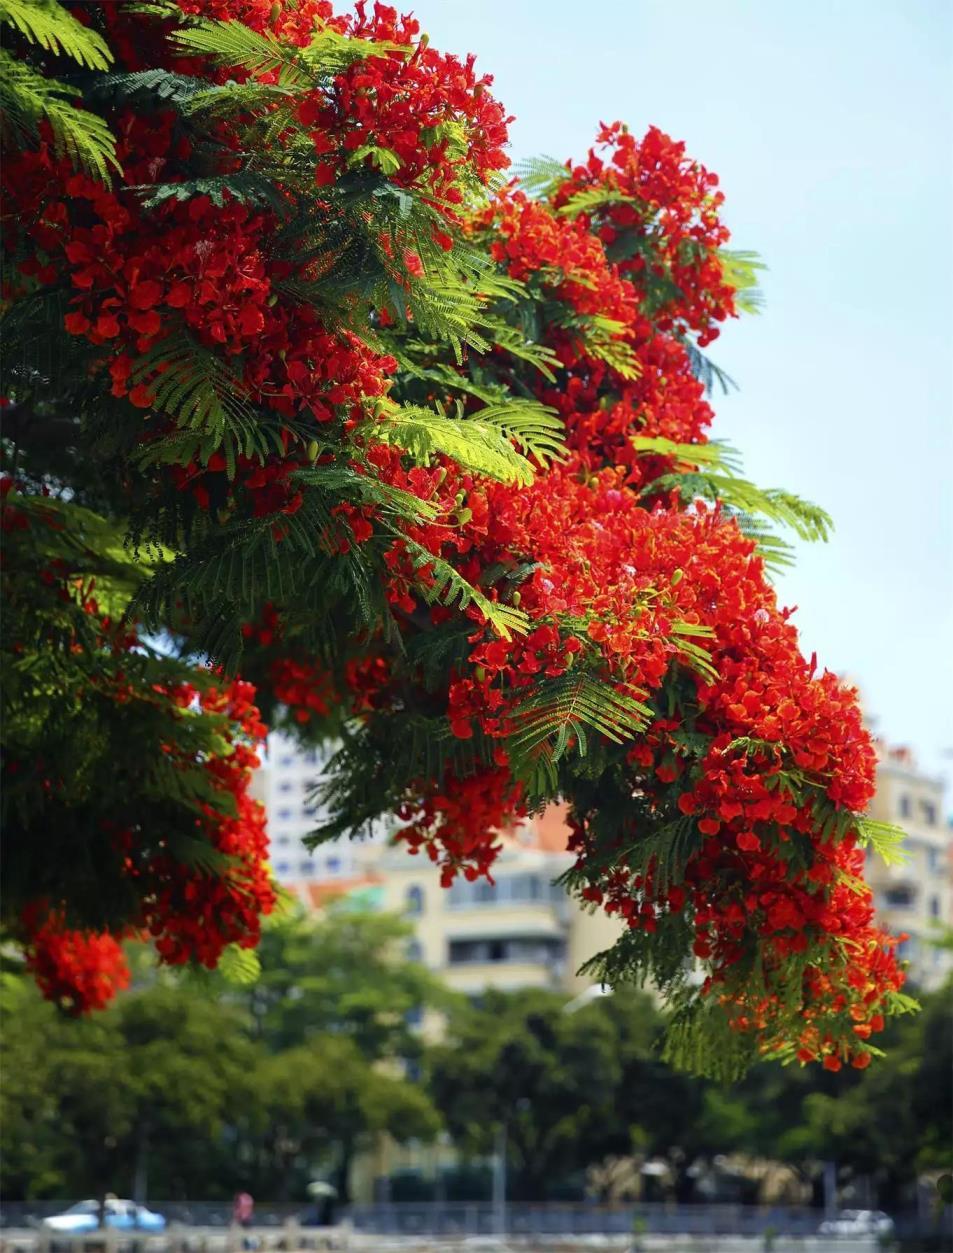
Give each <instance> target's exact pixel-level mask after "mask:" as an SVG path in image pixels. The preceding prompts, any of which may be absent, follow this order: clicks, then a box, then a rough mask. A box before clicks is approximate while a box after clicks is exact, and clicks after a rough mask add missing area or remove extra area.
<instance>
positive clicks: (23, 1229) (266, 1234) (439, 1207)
mask: <svg viewBox="0 0 953 1253" xmlns="http://www.w3.org/2000/svg"><path fill="white" fill-rule="evenodd" d="M68 1204H69V1202H66V1201H60V1202H55V1201H49V1202H10V1203H7V1204H5V1205H3V1207H2V1209H0V1224H2V1228H0V1253H57V1250H61V1249H62V1250H67V1253H160V1251H161V1253H244V1249H245V1248H246V1247H251V1248H253V1249H255V1250H257V1251H258V1253H280V1251H282V1250H284V1251H285V1253H294V1251H295V1250H301V1249H321V1248H327V1247H334V1245H333V1244H332V1243H329V1241H330V1240H331V1239H332V1238H333V1237H332V1236H331V1234H330V1233H329V1232H328V1231H327V1229H324V1228H320V1227H313V1226H310V1225H303V1224H301V1222H300V1220H301V1218H302V1217H303V1216H304V1214H305V1211H306V1208H307V1207H306V1206H305V1205H301V1204H294V1203H289V1204H283V1205H259V1204H256V1206H255V1220H254V1221H255V1226H254V1228H253V1229H251V1230H248V1231H246V1230H243V1229H240V1228H235V1227H233V1226H231V1225H230V1222H231V1205H230V1204H229V1203H226V1202H162V1201H154V1202H150V1205H151V1206H152V1207H153V1208H155V1209H156V1210H158V1211H159V1213H161V1214H163V1215H164V1217H165V1218H166V1219H167V1221H168V1223H169V1226H168V1228H167V1229H166V1230H165V1231H164V1232H161V1233H156V1234H151V1233H146V1232H135V1231H119V1230H116V1229H106V1230H105V1231H93V1232H89V1233H87V1234H84V1235H82V1236H65V1235H63V1234H61V1233H58V1232H51V1231H49V1230H48V1229H46V1228H44V1227H42V1226H41V1223H40V1220H41V1219H42V1218H43V1217H46V1216H48V1215H51V1214H55V1213H62V1212H63V1210H64V1209H66V1208H67V1206H68ZM502 1217H503V1226H504V1228H505V1233H506V1235H507V1236H508V1237H513V1238H519V1237H536V1236H556V1237H572V1236H590V1235H591V1236H616V1237H621V1236H632V1235H633V1234H634V1233H636V1232H642V1233H645V1234H650V1235H660V1236H661V1235H666V1236H676V1235H678V1236H682V1235H684V1236H692V1235H694V1236H710V1237H714V1236H720V1235H724V1236H738V1237H762V1238H763V1237H764V1236H765V1235H768V1234H772V1235H776V1236H779V1237H780V1236H784V1237H792V1238H798V1239H807V1238H808V1237H811V1236H814V1235H815V1234H816V1233H817V1230H818V1227H819V1226H820V1224H821V1222H822V1221H823V1218H824V1215H823V1213H822V1211H820V1210H817V1209H810V1208H807V1207H780V1206H777V1207H769V1206H757V1205H750V1206H749V1205H675V1204H672V1205H669V1204H664V1203H655V1204H643V1205H639V1204H635V1205H632V1204H627V1205H601V1204H598V1203H595V1202H583V1203H579V1204H551V1203H549V1204H525V1203H519V1202H515V1203H509V1204H508V1205H507V1206H506V1209H505V1213H504V1214H503V1216H502ZM891 1217H892V1218H893V1221H894V1228H895V1234H896V1235H897V1236H898V1237H920V1238H924V1237H939V1236H946V1237H947V1238H948V1239H949V1238H950V1237H953V1208H951V1207H949V1206H947V1207H946V1208H945V1210H944V1211H943V1213H942V1214H937V1213H935V1212H932V1211H927V1210H925V1211H924V1212H921V1213H918V1212H917V1211H915V1210H907V1211H901V1212H897V1213H894V1214H892V1215H891ZM338 1218H339V1220H340V1219H343V1220H344V1222H345V1225H346V1226H347V1227H348V1228H350V1229H352V1230H353V1231H354V1232H355V1234H364V1235H373V1234H378V1235H381V1236H420V1237H442V1238H446V1239H455V1238H466V1237H470V1236H495V1235H499V1234H500V1218H501V1215H500V1212H499V1211H498V1210H496V1209H494V1207H493V1206H492V1205H491V1204H490V1203H489V1202H463V1201H457V1202H419V1203H418V1202H395V1203H393V1204H377V1205H352V1206H351V1207H349V1208H348V1209H346V1210H343V1211H341V1212H340V1213H339V1214H338ZM841 1247H843V1246H842V1244H841V1242H838V1248H841Z"/></svg>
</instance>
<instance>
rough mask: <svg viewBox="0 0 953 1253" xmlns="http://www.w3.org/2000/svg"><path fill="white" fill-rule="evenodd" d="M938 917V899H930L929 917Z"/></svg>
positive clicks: (935, 897)
mask: <svg viewBox="0 0 953 1253" xmlns="http://www.w3.org/2000/svg"><path fill="white" fill-rule="evenodd" d="M939 916H940V898H939V897H938V896H931V897H930V917H931V918H939Z"/></svg>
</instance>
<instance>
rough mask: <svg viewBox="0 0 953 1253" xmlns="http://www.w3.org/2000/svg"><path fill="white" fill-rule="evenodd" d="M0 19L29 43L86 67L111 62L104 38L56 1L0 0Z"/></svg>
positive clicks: (101, 66) (104, 66)
mask: <svg viewBox="0 0 953 1253" xmlns="http://www.w3.org/2000/svg"><path fill="white" fill-rule="evenodd" d="M0 22H6V23H7V24H8V25H10V26H13V27H14V28H15V29H16V30H18V31H19V32H20V34H21V35H22V36H23V37H24V39H26V40H27V41H28V42H29V43H33V44H38V45H39V46H40V47H41V48H43V49H44V50H45V51H46V52H52V53H53V55H54V56H65V57H69V58H70V59H71V60H73V61H76V62H78V63H79V64H80V65H82V66H85V67H86V68H87V69H90V70H107V69H109V66H110V63H111V62H112V53H111V52H110V51H109V48H108V47H107V45H106V42H105V40H104V39H103V37H102V36H101V35H100V34H99V33H98V32H97V31H95V30H92V29H91V28H90V27H89V26H84V25H83V23H82V22H79V21H77V20H76V18H75V17H74V16H73V15H72V13H70V12H69V10H68V9H65V8H64V7H63V5H61V4H58V3H57V0H0Z"/></svg>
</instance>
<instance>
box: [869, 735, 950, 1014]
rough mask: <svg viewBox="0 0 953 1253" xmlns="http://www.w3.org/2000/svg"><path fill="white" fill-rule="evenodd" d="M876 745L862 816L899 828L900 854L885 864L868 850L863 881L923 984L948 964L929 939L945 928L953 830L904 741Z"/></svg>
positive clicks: (928, 985)
mask: <svg viewBox="0 0 953 1253" xmlns="http://www.w3.org/2000/svg"><path fill="white" fill-rule="evenodd" d="M877 747H878V764H877V793H876V795H875V797H874V799H873V801H872V802H871V806H870V816H871V817H872V818H876V819H877V820H878V821H880V822H890V823H894V824H896V825H897V826H900V827H902V828H903V829H904V831H906V833H907V838H906V841H905V844H904V847H905V850H906V853H907V859H906V861H904V862H903V863H902V864H901V865H896V866H885V865H884V863H883V862H882V861H881V860H880V859H879V858H878V857H875V856H872V855H869V856H868V858H867V870H866V875H867V881H868V882H869V883H870V886H871V887H872V888H873V891H874V901H875V904H876V907H877V914H878V917H879V919H880V921H881V923H882V924H883V925H884V926H885V927H886V928H887V929H888V930H889V931H891V932H893V934H895V935H900V934H904V935H907V936H908V937H909V938H908V939H906V940H904V941H903V942H902V943H901V945H900V950H899V951H900V956H901V957H902V958H904V960H906V961H907V962H909V963H910V964H909V978H910V982H911V983H912V984H915V985H916V986H917V987H920V988H923V989H924V990H926V991H929V990H932V989H934V988H936V987H939V986H940V985H941V984H942V983H943V982H944V980H945V979H946V977H947V975H948V974H949V973H950V971H951V970H953V953H950V952H948V951H945V950H942V949H940V948H938V947H937V946H936V944H935V943H932V941H935V940H936V939H937V937H938V936H940V935H942V934H943V933H944V932H947V933H948V932H949V930H950V928H951V927H953V831H951V828H950V825H949V823H948V821H947V819H946V816H945V814H944V808H943V783H942V780H940V779H937V778H932V777H931V776H929V775H926V774H924V773H923V772H922V771H921V770H920V769H919V768H918V767H917V763H916V761H915V759H914V757H913V754H912V753H911V752H910V750H909V749H908V748H902V747H900V748H894V747H890V746H888V745H886V744H884V743H878V746H877Z"/></svg>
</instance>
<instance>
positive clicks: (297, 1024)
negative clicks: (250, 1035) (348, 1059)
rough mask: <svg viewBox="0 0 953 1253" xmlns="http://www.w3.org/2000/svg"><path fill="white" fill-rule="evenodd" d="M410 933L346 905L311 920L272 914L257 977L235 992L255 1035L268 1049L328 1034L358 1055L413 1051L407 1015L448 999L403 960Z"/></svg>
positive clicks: (392, 920)
mask: <svg viewBox="0 0 953 1253" xmlns="http://www.w3.org/2000/svg"><path fill="white" fill-rule="evenodd" d="M411 935H412V928H411V927H410V926H409V925H408V924H407V923H405V922H403V921H402V920H401V919H400V918H399V917H397V916H396V915H393V914H383V913H372V912H368V911H363V910H362V911H356V910H354V909H351V908H349V907H347V906H346V905H342V906H339V907H337V908H332V909H329V910H328V911H327V912H326V913H324V914H323V915H321V916H320V917H319V918H317V919H316V918H313V917H308V916H306V915H305V914H303V913H300V912H299V913H294V914H291V915H286V916H284V917H281V918H278V919H276V920H275V921H274V922H272V923H271V924H269V925H268V926H267V927H266V928H265V931H264V935H263V937H262V942H261V946H260V948H259V950H258V951H259V956H260V958H261V975H260V977H259V978H258V979H257V980H256V982H255V983H254V984H252V985H250V986H249V988H248V990H247V992H246V993H243V994H242V999H243V1000H244V1001H245V1002H246V1004H247V1008H248V1011H249V1014H250V1016H251V1018H252V1021H253V1023H254V1031H255V1033H256V1035H257V1036H258V1038H259V1039H261V1040H262V1041H263V1042H264V1043H265V1044H266V1045H267V1047H268V1048H269V1049H270V1050H272V1051H276V1050H278V1049H282V1048H289V1047H292V1046H294V1045H298V1044H301V1043H302V1042H303V1041H305V1040H309V1039H311V1038H312V1037H315V1036H320V1035H323V1034H325V1033H333V1034H335V1035H344V1036H347V1037H348V1038H349V1039H350V1040H352V1041H353V1042H354V1044H355V1045H356V1046H357V1048H358V1050H359V1052H360V1053H361V1055H362V1056H363V1057H365V1058H383V1057H411V1056H415V1055H416V1054H417V1053H418V1052H419V1048H420V1043H419V1037H418V1036H417V1034H416V1033H415V1032H414V1030H413V1029H412V1028H411V1026H410V1025H409V1022H408V1015H410V1014H411V1013H412V1012H413V1011H415V1010H418V1009H422V1008H426V1007H445V1006H447V1005H448V1004H450V1003H451V1002H452V999H453V998H452V997H451V996H450V994H449V993H448V991H447V989H446V988H445V987H444V986H443V985H442V984H441V983H440V982H439V981H438V980H437V979H436V978H434V976H433V975H432V974H431V973H430V972H429V971H428V970H427V968H426V967H425V966H423V965H422V964H421V963H419V962H415V961H411V960H409V959H408V957H407V955H406V954H407V945H408V942H409V940H410V937H411Z"/></svg>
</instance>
